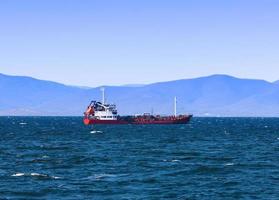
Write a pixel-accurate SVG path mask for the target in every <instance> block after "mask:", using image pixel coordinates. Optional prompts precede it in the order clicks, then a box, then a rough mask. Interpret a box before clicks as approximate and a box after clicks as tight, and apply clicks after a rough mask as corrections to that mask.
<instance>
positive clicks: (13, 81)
mask: <svg viewBox="0 0 279 200" xmlns="http://www.w3.org/2000/svg"><path fill="white" fill-rule="evenodd" d="M0 94H1V97H0V115H81V114H82V113H83V111H84V109H85V107H86V106H87V105H88V103H89V101H90V100H91V99H97V100H99V99H100V88H92V89H90V88H87V87H74V86H67V85H63V84H60V83H55V82H51V81H42V80H38V79H34V78H30V77H22V76H8V75H3V74H0ZM106 94H107V101H108V102H111V103H116V104H117V106H118V110H119V113H120V114H136V113H143V112H151V110H153V111H154V112H155V113H160V114H170V113H172V111H173V97H174V96H177V98H178V110H179V111H180V112H181V113H186V112H190V113H193V114H194V115H199V116H279V84H277V83H270V82H267V81H263V80H250V79H238V78H235V77H231V76H227V75H213V76H208V77H201V78H195V79H184V80H176V81H169V82H161V83H154V84H149V85H136V86H134V85H133V86H132V87H131V85H126V86H114V87H113V86H108V87H106Z"/></svg>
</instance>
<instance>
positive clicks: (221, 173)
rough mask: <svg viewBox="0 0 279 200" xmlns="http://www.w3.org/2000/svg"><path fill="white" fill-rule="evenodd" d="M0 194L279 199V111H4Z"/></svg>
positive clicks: (21, 196) (11, 196)
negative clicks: (178, 116) (175, 119)
mask: <svg viewBox="0 0 279 200" xmlns="http://www.w3.org/2000/svg"><path fill="white" fill-rule="evenodd" d="M0 135H1V137H0V199H279V187H278V184H279V119H276V118H193V120H192V121H191V123H189V124H187V125H145V126H144V125H142V126H141V125H139V126H136V125H120V126H96V127H92V126H89V127H86V126H84V125H83V124H82V119H81V118H79V117H9V118H8V117H0Z"/></svg>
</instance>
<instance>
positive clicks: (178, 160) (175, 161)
mask: <svg viewBox="0 0 279 200" xmlns="http://www.w3.org/2000/svg"><path fill="white" fill-rule="evenodd" d="M171 162H180V160H172V161H171Z"/></svg>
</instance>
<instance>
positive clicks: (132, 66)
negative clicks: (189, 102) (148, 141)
mask: <svg viewBox="0 0 279 200" xmlns="http://www.w3.org/2000/svg"><path fill="white" fill-rule="evenodd" d="M278 10H279V1H277V0H226V1H224V0H211V1H208V0H171V1H170V0H141V1H131V0H126V1H124V0H117V1H114V0H110V1H109V0H44V1H37V0H32V1H31V0H25V1H22V0H11V1H0V27H1V31H0V73H6V74H11V75H27V76H33V77H36V78H40V79H46V80H53V81H58V82H62V83H65V84H70V85H84V86H99V85H122V84H132V83H152V82H158V81H166V80H175V79H183V78H193V77H198V76H206V75H210V74H229V75H233V76H237V77H243V78H257V79H265V80H269V81H275V80H279V66H278V63H279V56H278V55H279V12H278Z"/></svg>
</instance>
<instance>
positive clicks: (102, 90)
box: [101, 87, 105, 105]
mask: <svg viewBox="0 0 279 200" xmlns="http://www.w3.org/2000/svg"><path fill="white" fill-rule="evenodd" d="M101 92H102V104H103V105H104V104H105V87H102V88H101Z"/></svg>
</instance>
